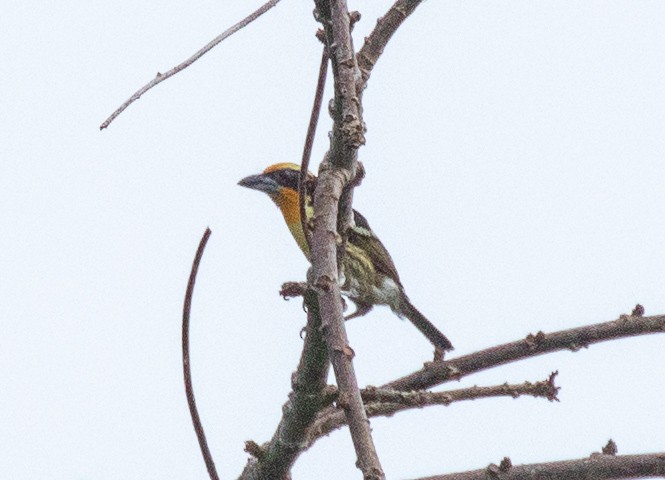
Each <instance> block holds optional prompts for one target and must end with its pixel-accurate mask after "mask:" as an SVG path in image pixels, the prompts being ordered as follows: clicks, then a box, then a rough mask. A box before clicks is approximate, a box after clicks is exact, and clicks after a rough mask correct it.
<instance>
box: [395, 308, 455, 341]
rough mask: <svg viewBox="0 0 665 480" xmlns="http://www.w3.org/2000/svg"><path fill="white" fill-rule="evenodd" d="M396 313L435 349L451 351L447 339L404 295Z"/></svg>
mask: <svg viewBox="0 0 665 480" xmlns="http://www.w3.org/2000/svg"><path fill="white" fill-rule="evenodd" d="M396 313H397V314H398V315H399V316H401V317H406V318H408V319H409V321H410V322H411V323H413V324H414V325H415V327H416V328H417V329H418V330H420V332H421V333H422V334H423V335H425V336H426V337H427V339H428V340H429V341H430V342H432V345H434V346H435V347H438V348H441V349H443V350H453V344H452V343H450V340H448V337H446V336H445V335H444V334H443V333H441V332H440V331H439V329H438V328H436V327H435V326H434V324H433V323H432V322H430V321H429V320H427V318H425V315H423V314H422V313H420V312H419V311H418V309H417V308H416V307H414V306H413V304H412V303H411V302H410V301H409V299H408V298H407V297H406V295H404V296H403V298H402V299H401V302H400V305H399V310H397V311H396Z"/></svg>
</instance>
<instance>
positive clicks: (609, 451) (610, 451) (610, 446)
mask: <svg viewBox="0 0 665 480" xmlns="http://www.w3.org/2000/svg"><path fill="white" fill-rule="evenodd" d="M618 451H619V450H618V449H617V444H616V443H615V442H614V440H612V439H611V438H610V439H609V440H608V442H607V445H605V446H604V447H603V449H602V452H603V455H612V456H615V455H616V454H617V452H618Z"/></svg>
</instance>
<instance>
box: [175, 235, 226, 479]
mask: <svg viewBox="0 0 665 480" xmlns="http://www.w3.org/2000/svg"><path fill="white" fill-rule="evenodd" d="M211 233H212V232H211V231H210V229H209V228H206V231H205V233H204V234H203V237H201V241H200V242H199V248H198V249H197V250H196V255H195V256H194V263H193V264H192V271H191V273H190V274H189V281H188V282H187V293H186V294H185V305H184V307H183V311H182V369H183V374H184V377H185V393H186V395H187V405H188V406H189V413H190V415H191V416H192V423H193V424H194V431H195V432H196V438H197V439H198V440H199V447H200V448H201V454H202V455H203V461H204V462H205V464H206V468H207V469H208V475H210V478H211V479H212V480H219V475H217V469H216V468H215V462H214V461H213V459H212V454H211V453H210V448H209V447H208V441H207V440H206V436H205V432H204V431H203V424H202V423H201V417H199V412H198V410H197V408H196V400H195V399H194V387H193V386H192V370H191V367H190V362H189V316H190V312H191V309H192V295H193V294H194V284H195V283H196V274H197V273H198V271H199V264H200V263H201V257H202V256H203V250H204V249H205V247H206V243H208V238H210V234H211Z"/></svg>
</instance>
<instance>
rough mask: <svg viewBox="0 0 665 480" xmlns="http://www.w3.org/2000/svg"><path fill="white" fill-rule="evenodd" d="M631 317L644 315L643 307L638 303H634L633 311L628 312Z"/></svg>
mask: <svg viewBox="0 0 665 480" xmlns="http://www.w3.org/2000/svg"><path fill="white" fill-rule="evenodd" d="M630 316H631V317H643V316H644V307H643V306H642V305H640V304H639V303H638V304H637V305H635V308H633V311H632V312H631V314H630Z"/></svg>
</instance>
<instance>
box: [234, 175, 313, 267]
mask: <svg viewBox="0 0 665 480" xmlns="http://www.w3.org/2000/svg"><path fill="white" fill-rule="evenodd" d="M299 176H300V165H296V164H295V163H276V164H275V165H271V166H269V167H268V168H266V169H265V170H264V171H263V173H260V174H258V175H250V176H249V177H245V178H243V179H242V180H240V181H239V182H238V185H240V186H242V187H246V188H251V189H252V190H258V191H259V192H263V193H266V194H267V195H268V196H269V197H270V198H271V199H272V201H273V202H275V204H276V205H277V206H278V207H279V209H280V210H281V211H282V215H283V216H284V220H285V221H286V224H287V225H288V227H289V230H291V233H292V234H293V236H294V238H295V239H296V241H297V242H298V245H299V246H300V248H301V249H302V250H303V252H305V255H309V249H308V248H307V243H306V241H305V237H304V234H303V233H302V227H301V222H300V209H299V205H298V178H299ZM315 188H316V176H315V175H314V174H312V173H311V172H307V175H306V177H305V192H307V197H306V200H307V201H306V202H305V211H306V212H307V217H308V218H310V217H311V215H312V206H311V205H312V204H311V198H312V194H313V193H314V189H315Z"/></svg>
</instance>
